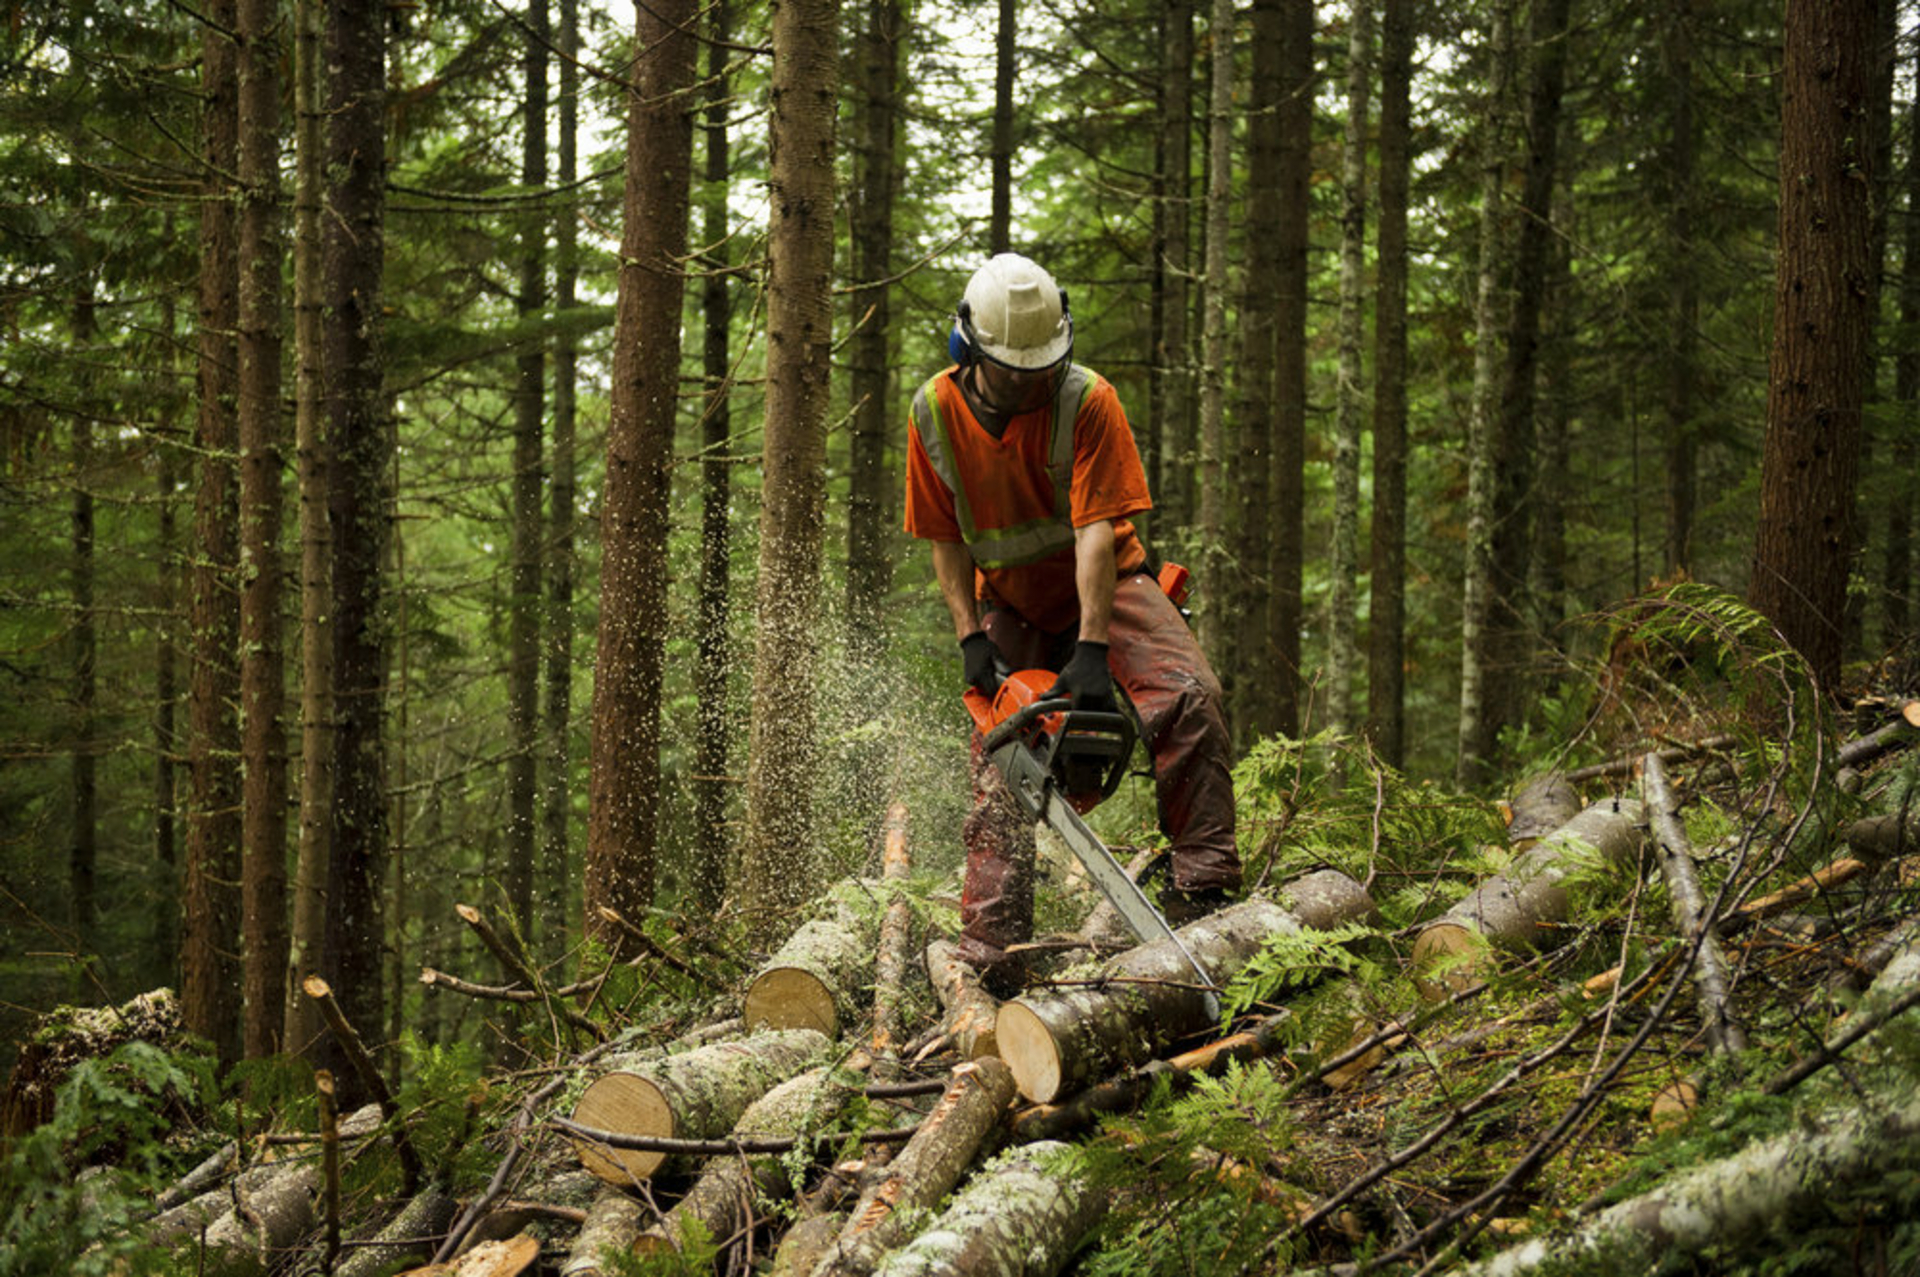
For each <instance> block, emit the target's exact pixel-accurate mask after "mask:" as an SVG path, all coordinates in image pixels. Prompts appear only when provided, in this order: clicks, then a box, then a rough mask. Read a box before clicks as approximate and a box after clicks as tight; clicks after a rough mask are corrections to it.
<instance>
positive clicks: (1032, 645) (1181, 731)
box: [906, 253, 1240, 996]
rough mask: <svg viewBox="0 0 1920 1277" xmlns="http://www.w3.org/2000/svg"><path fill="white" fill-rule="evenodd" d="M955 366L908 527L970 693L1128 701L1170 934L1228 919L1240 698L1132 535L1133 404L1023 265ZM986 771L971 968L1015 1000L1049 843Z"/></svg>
mask: <svg viewBox="0 0 1920 1277" xmlns="http://www.w3.org/2000/svg"><path fill="white" fill-rule="evenodd" d="M949 350H950V352H951V353H952V355H953V357H954V360H955V363H954V366H953V367H950V368H948V369H946V370H945V371H944V372H942V373H940V374H939V375H938V376H936V377H934V378H933V380H931V381H929V382H928V383H927V384H926V385H925V386H924V387H922V388H921V390H920V392H919V394H917V395H916V396H915V397H914V401H913V411H912V416H911V418H910V419H909V425H908V442H907V501H906V525H907V531H908V532H909V533H910V534H912V535H913V536H916V537H920V538H922V539H924V540H927V541H930V542H931V543H932V549H933V569H934V576H935V578H936V579H937V581H938V582H939V587H940V595H941V598H942V599H943V600H944V601H945V603H946V605H947V610H948V612H949V613H950V614H951V615H952V618H953V629H954V636H955V637H956V638H958V639H959V641H960V653H961V661H962V667H963V671H964V674H965V678H966V681H967V682H968V683H969V684H971V685H972V686H974V687H976V688H979V689H980V690H981V691H982V692H985V693H986V694H988V695H989V696H991V695H992V694H993V692H994V691H995V690H996V689H997V688H998V686H999V683H1000V679H1001V675H1002V673H1003V672H1005V671H1009V670H1023V669H1039V668H1045V669H1049V670H1054V671H1057V672H1058V675H1059V678H1058V681H1057V682H1056V683H1055V684H1054V685H1053V687H1052V689H1051V690H1050V691H1049V692H1048V695H1049V696H1067V697H1069V698H1071V700H1072V702H1073V705H1074V708H1076V709H1092V710H1105V711H1112V710H1113V709H1115V708H1116V705H1117V697H1116V693H1115V683H1116V682H1117V683H1118V686H1119V691H1120V693H1122V694H1124V696H1125V697H1126V699H1127V701H1128V702H1129V703H1130V704H1131V706H1132V708H1133V711H1134V712H1135V714H1136V716H1137V718H1138V720H1139V723H1140V731H1141V739H1142V740H1144V741H1145V742H1146V744H1147V747H1148V749H1149V751H1150V752H1151V754H1152V755H1153V769H1154V777H1155V784H1156V793H1157V798H1158V800H1159V811H1160V827H1161V829H1162V831H1163V832H1164V833H1165V834H1166V835H1167V838H1168V841H1169V842H1170V844H1171V847H1172V853H1173V854H1172V860H1173V867H1172V868H1173V872H1172V883H1171V885H1170V889H1169V890H1168V891H1167V892H1166V893H1164V896H1163V902H1164V904H1165V907H1166V911H1167V915H1168V919H1169V921H1172V922H1173V923H1174V924H1175V925H1179V924H1180V922H1182V921H1185V920H1188V919H1191V918H1194V917H1198V916H1200V915H1201V914H1204V913H1209V912H1212V911H1213V910H1214V909H1216V908H1218V907H1220V906H1221V905H1223V904H1225V903H1226V893H1227V892H1229V891H1232V890H1234V889H1235V888H1237V887H1238V886H1239V885H1240V859H1239V856H1238V854H1237V853H1236V851H1235V849H1234V808H1233V782H1232V777H1231V775H1230V773H1229V766H1228V763H1229V745H1228V739H1227V730H1226V724H1225V721H1224V719H1223V718H1222V715H1221V709H1220V684H1219V680H1218V679H1216V678H1215V677H1214V673H1213V671H1212V670H1211V669H1210V668H1209V667H1208V665H1207V661H1206V657H1205V656H1203V655H1202V654H1201V652H1200V648H1199V645H1198V644H1196V643H1195V642H1194V640H1193V635H1192V633H1191V632H1190V631H1189V630H1188V629H1187V624H1186V620H1185V618H1184V617H1183V616H1181V614H1180V611H1179V609H1178V608H1176V607H1175V606H1174V604H1173V603H1172V601H1170V600H1169V599H1168V598H1167V596H1166V594H1165V593H1164V592H1162V590H1161V589H1160V586H1159V584H1158V582H1157V581H1156V580H1155V578H1154V576H1153V575H1152V574H1150V573H1149V572H1148V571H1147V570H1146V551H1145V550H1144V549H1143V548H1142V546H1141V544H1140V538H1139V537H1138V536H1137V535H1136V534H1135V532H1134V528H1133V524H1132V523H1131V522H1129V521H1128V520H1129V517H1130V516H1132V515H1136V514H1139V513H1140V512H1141V511H1143V510H1147V509H1149V508H1151V506H1152V504H1153V502H1152V500H1151V498H1150V497H1149V496H1148V493H1147V482H1146V474H1145V472H1144V471H1143V470H1142V469H1141V466H1140V454H1139V451H1138V449H1136V448H1135V446H1134V442H1133V432H1132V430H1131V429H1130V428H1129V427H1128V425H1127V417H1126V413H1125V411H1124V410H1123V409H1122V408H1121V406H1120V399H1119V396H1118V395H1117V394H1115V393H1114V389H1113V387H1112V386H1111V385H1110V384H1109V383H1108V382H1107V381H1106V380H1105V379H1104V378H1102V377H1100V376H1099V375H1098V374H1097V373H1094V372H1092V371H1090V370H1089V369H1086V368H1083V367H1081V366H1080V365H1078V364H1075V363H1073V362H1072V354H1073V316H1072V314H1071V312H1070V310H1069V308H1068V305H1067V297H1066V294H1065V292H1064V291H1062V290H1061V289H1060V288H1059V287H1058V286H1057V285H1056V284H1055V283H1054V281H1053V278H1052V277H1051V276H1050V275H1048V274H1047V272H1046V271H1044V270H1042V269H1041V268H1040V267H1039V266H1037V265H1035V264H1034V263H1033V262H1031V261H1029V260H1027V259H1026V258H1024V257H1021V256H1018V255H1016V254H1013V253H1002V254H1000V255H999V256H997V257H995V258H993V259H992V260H991V261H989V262H988V263H987V264H986V265H985V266H982V267H981V268H980V269H979V270H978V271H976V272H975V273H974V275H973V278H972V279H971V280H970V281H969V282H968V284H967V290H966V295H965V297H964V298H963V299H962V300H961V302H960V304H959V306H958V307H957V309H956V314H955V320H954V327H953V333H952V336H951V338H950V339H949ZM972 772H973V788H974V806H973V811H972V812H971V814H970V815H969V816H968V817H967V821H966V826H965V829H964V834H963V837H964V840H965V843H966V849H967V877H966V886H965V889H964V891H963V893H962V898H961V906H960V913H961V923H962V930H963V932H964V934H963V936H962V938H961V941H960V945H959V951H960V956H961V957H962V959H963V960H965V961H966V962H968V963H970V964H971V965H973V966H974V967H975V968H977V969H978V970H979V971H980V972H981V973H982V975H983V977H984V978H985V980H986V983H987V985H988V987H989V989H991V990H993V991H994V992H996V993H998V994H1000V995H1001V996H1005V995H1006V994H1008V993H1009V992H1011V991H1013V990H1015V989H1017V988H1018V987H1019V985H1020V982H1021V979H1022V976H1023V974H1024V972H1023V968H1022V964H1021V963H1020V962H1019V960H1018V955H1009V954H1008V953H1007V948H1008V947H1009V946H1011V945H1015V944H1019V943H1021V942H1022V941H1025V940H1027V939H1029V938H1030V937H1031V934H1032V929H1033V828H1032V825H1031V824H1030V823H1028V822H1027V821H1026V820H1024V819H1023V818H1022V817H1021V816H1020V814H1019V811H1018V809H1017V808H1016V807H1015V805H1014V803H1013V799H1012V795H1011V794H1009V793H1008V792H1007V791H1006V789H1005V787H1004V786H1003V785H1002V784H1001V783H1000V778H999V775H998V773H997V772H996V771H995V770H994V768H993V766H992V764H991V763H990V762H989V761H988V759H987V758H986V755H985V751H984V750H983V749H982V748H981V739H980V737H979V735H978V734H976V735H975V736H974V739H973V766H972Z"/></svg>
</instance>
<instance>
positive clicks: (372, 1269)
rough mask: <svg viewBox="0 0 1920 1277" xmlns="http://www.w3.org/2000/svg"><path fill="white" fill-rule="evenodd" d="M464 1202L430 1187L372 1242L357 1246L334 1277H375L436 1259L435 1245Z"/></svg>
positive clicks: (418, 1195)
mask: <svg viewBox="0 0 1920 1277" xmlns="http://www.w3.org/2000/svg"><path fill="white" fill-rule="evenodd" d="M459 1213H460V1203H459V1202H457V1201H455V1200H454V1199H453V1198H452V1197H450V1196H449V1195H448V1194H447V1193H445V1192H444V1191H442V1190H441V1189H440V1187H439V1186H438V1185H429V1186H428V1187H427V1188H426V1190H425V1191H423V1192H421V1193H418V1194H416V1195H415V1196H414V1199H413V1200H412V1201H410V1202H408V1203H407V1204H406V1206H404V1207H403V1208H402V1209H401V1211H400V1213H399V1214H398V1215H395V1216H394V1217H393V1220H392V1222H391V1223H389V1224H388V1225H387V1226H386V1227H385V1228H383V1229H381V1230H380V1232H379V1235H378V1236H376V1237H374V1238H373V1239H372V1241H371V1242H369V1243H367V1244H365V1245H361V1246H356V1247H355V1248H354V1249H353V1251H352V1253H351V1254H349V1255H348V1256H347V1257H346V1258H345V1259H343V1260H341V1261H340V1263H339V1264H338V1265H336V1266H335V1267H334V1270H333V1272H334V1277H375V1275H376V1274H379V1273H388V1272H392V1271H393V1268H394V1265H395V1264H398V1263H402V1262H405V1263H413V1264H418V1263H420V1262H421V1261H422V1260H426V1259H431V1258H432V1257H433V1244H434V1243H435V1242H437V1241H438V1240H439V1239H440V1237H441V1236H442V1235H443V1234H445V1233H446V1231H447V1228H448V1226H449V1225H451V1224H452V1223H453V1218H454V1216H455V1215H457V1214H459Z"/></svg>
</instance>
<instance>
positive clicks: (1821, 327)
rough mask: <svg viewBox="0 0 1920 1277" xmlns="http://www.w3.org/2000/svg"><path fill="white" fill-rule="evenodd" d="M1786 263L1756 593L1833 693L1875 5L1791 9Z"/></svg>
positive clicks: (1861, 369) (1856, 401)
mask: <svg viewBox="0 0 1920 1277" xmlns="http://www.w3.org/2000/svg"><path fill="white" fill-rule="evenodd" d="M1784 35H1785V48H1786V60H1785V63H1784V66H1783V70H1782V77H1781V102H1780V131H1781V142H1780V235H1779V270H1778V276H1777V280H1776V290H1775V294H1774V321H1773V348H1772V353H1771V356H1770V358H1769V361H1768V377H1767V386H1768V390H1767V433H1766V442H1765V445H1764V448H1763V453H1762V458H1761V468H1760V523H1759V528H1758V530H1757V532H1756V534H1755V538H1754V568H1753V581H1752V585H1751V587H1750V590H1749V595H1748V597H1749V600H1750V601H1751V602H1752V604H1753V605H1754V607H1755V608H1757V609H1758V610H1759V611H1760V612H1762V613H1764V614H1765V615H1766V616H1767V617H1768V618H1769V619H1770V620H1772V621H1773V623H1774V625H1775V626H1777V627H1778V628H1779V630H1780V633H1781V634H1782V635H1783V636H1784V637H1785V638H1786V640H1787V642H1788V643H1790V644H1791V645H1792V646H1793V647H1794V649H1795V650H1796V651H1798V652H1799V653H1800V655H1801V656H1802V657H1804V658H1805V659H1806V662H1807V666H1808V668H1809V670H1810V671H1811V673H1812V675H1813V677H1814V679H1815V681H1816V682H1818V684H1819V685H1820V687H1821V688H1822V689H1823V690H1825V691H1826V692H1827V693H1828V694H1832V693H1833V692H1834V691H1836V690H1837V684H1838V680H1839V677H1840V654H1841V638H1842V634H1841V625H1840V621H1841V617H1842V615H1843V614H1844V611H1845V607H1846V590H1847V579H1848V576H1849V573H1850V569H1851V556H1852V553H1853V550H1854V547H1855V544H1856V541H1855V533H1854V488H1855V485H1856V482H1857V478H1858V465H1859V453H1860V436H1861V426H1860V416H1861V401H1862V396H1863V386H1864V378H1865V374H1866V368H1867V353H1868V352H1867V342H1868V337H1869V334H1870V332H1871V327H1872V316H1871V313H1870V306H1871V300H1872V292H1871V289H1870V287H1869V285H1870V283H1871V263H1870V262H1869V260H1868V252H1867V248H1868V230H1869V221H1870V208H1869V199H1868V196H1869V191H1870V188H1871V183H1872V180H1873V172H1872V163H1873V159H1872V155H1871V154H1870V147H1869V146H1868V131H1869V130H1868V120H1867V116H1866V112H1867V110H1868V105H1869V104H1868V100H1867V99H1868V88H1869V83H1870V81H1871V78H1872V77H1871V62H1872V56H1871V54H1872V48H1871V46H1872V37H1873V6H1872V5H1866V4H1852V5H1818V4H1792V5H1788V6H1787V16H1786V29H1785V33H1784Z"/></svg>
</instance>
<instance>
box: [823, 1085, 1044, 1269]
mask: <svg viewBox="0 0 1920 1277" xmlns="http://www.w3.org/2000/svg"><path fill="white" fill-rule="evenodd" d="M1012 1100H1013V1074H1012V1073H1011V1072H1010V1071H1009V1070H1008V1068H1007V1066H1006V1065H1005V1064H1003V1063H1001V1062H1000V1061H999V1060H994V1059H983V1060H974V1061H971V1062H970V1063H967V1064H962V1065H961V1066H960V1067H959V1068H956V1069H955V1070H954V1071H953V1081H952V1082H951V1083H949V1084H948V1086H947V1089H946V1093H945V1094H943V1095H942V1096H941V1097H940V1102H939V1103H938V1104H936V1105H934V1108H933V1111H932V1112H931V1113H929V1114H927V1116H926V1119H925V1120H924V1121H922V1122H921V1123H920V1129H919V1130H918V1131H916V1132H915V1133H914V1136H913V1138H912V1139H911V1140H908V1141H907V1145H906V1147H905V1148H903V1149H901V1150H900V1154H899V1156H897V1157H895V1158H894V1159H893V1161H892V1162H890V1163H889V1164H888V1165H887V1168H886V1173H885V1174H884V1175H882V1176H881V1177H880V1179H879V1181H878V1182H877V1183H875V1184H874V1185H873V1186H872V1187H871V1188H869V1189H867V1191H866V1192H864V1193H862V1194H861V1195H860V1201H859V1204H858V1205H856V1206H855V1207H854V1209H853V1213H852V1214H851V1215H850V1216H849V1217H848V1220H847V1225H846V1227H845V1228H844V1229H842V1230H841V1233H840V1236H839V1238H838V1239H837V1240H836V1241H835V1242H834V1244H833V1247H832V1249H831V1250H829V1251H828V1253H827V1254H826V1255H825V1256H823V1257H822V1258H821V1260H820V1262H819V1263H818V1264H816V1265H815V1266H814V1269H813V1277H867V1274H869V1273H871V1272H872V1271H873V1269H874V1266H875V1265H876V1264H878V1263H879V1262H880V1260H881V1258H882V1257H883V1256H884V1255H885V1254H886V1253H887V1252H888V1251H890V1250H892V1249H893V1248H894V1247H896V1246H898V1245H899V1244H900V1243H901V1242H903V1241H905V1240H906V1238H907V1236H908V1232H909V1228H910V1226H911V1225H910V1221H911V1220H912V1218H913V1216H914V1215H915V1213H917V1212H919V1211H922V1210H926V1209H928V1208H930V1207H932V1206H934V1205H935V1204H936V1203H938V1202H939V1201H940V1199H941V1198H943V1197H945V1196H946V1195H947V1193H948V1192H949V1191H951V1190H952V1188H953V1186H954V1185H955V1184H957V1183H959V1182H960V1176H961V1175H962V1174H963V1173H964V1172H965V1171H966V1169H967V1167H968V1166H969V1165H970V1164H971V1163H972V1162H973V1160H974V1158H975V1156H977V1155H978V1153H979V1152H980V1146H981V1144H982V1143H983V1142H984V1141H985V1140H986V1138H987V1136H988V1134H989V1133H990V1132H992V1131H993V1130H994V1128H996V1127H997V1126H999V1124H1000V1120H1001V1118H1002V1117H1004V1116H1005V1115H1006V1111H1007V1105H1008V1104H1009V1103H1010V1102H1011V1101H1012Z"/></svg>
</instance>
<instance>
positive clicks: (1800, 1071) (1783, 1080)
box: [1760, 985, 1920, 1095]
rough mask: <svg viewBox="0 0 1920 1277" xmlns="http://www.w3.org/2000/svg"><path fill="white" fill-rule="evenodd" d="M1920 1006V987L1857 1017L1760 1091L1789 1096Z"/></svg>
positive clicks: (1778, 1074)
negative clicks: (1876, 1032)
mask: <svg viewBox="0 0 1920 1277" xmlns="http://www.w3.org/2000/svg"><path fill="white" fill-rule="evenodd" d="M1916 1006H1920V985H1916V986H1915V987H1914V988H1911V989H1908V990H1907V991H1906V992H1905V993H1903V994H1901V995H1900V996H1899V997H1897V998H1895V999H1894V1000H1893V1001H1892V1002H1890V1003H1888V1004H1887V1005H1886V1007H1884V1008H1882V1009H1881V1010H1880V1011H1878V1012H1876V1013H1874V1014H1871V1015H1860V1016H1857V1017H1856V1020H1855V1023H1853V1024H1850V1025H1848V1026H1847V1029H1846V1031H1845V1032H1844V1033H1842V1034H1840V1035H1839V1036H1838V1037H1836V1038H1833V1039H1831V1040H1830V1041H1827V1042H1823V1043H1822V1044H1821V1045H1820V1048H1819V1049H1818V1050H1817V1051H1815V1052H1814V1053H1813V1054H1812V1055H1809V1056H1808V1057H1807V1058H1806V1059H1804V1060H1801V1061H1800V1062H1799V1063H1798V1064H1795V1065H1794V1066H1793V1067H1792V1068H1789V1069H1785V1070H1783V1071H1781V1072H1780V1073H1777V1074H1775V1075H1774V1076H1773V1078H1772V1079H1771V1080H1769V1081H1768V1082H1767V1084H1766V1085H1765V1086H1763V1087H1761V1088H1760V1089H1761V1090H1762V1091H1763V1092H1764V1093H1765V1094H1767V1095H1785V1094H1786V1093H1787V1092H1788V1091H1791V1090H1792V1089H1793V1088H1794V1087H1796V1086H1798V1085H1800V1084H1801V1083H1802V1082H1804V1081H1806V1080H1807V1079H1808V1078H1810V1077H1812V1076H1813V1075H1814V1074H1815V1073H1818V1072H1819V1071H1820V1070H1821V1069H1824V1068H1826V1067H1827V1065H1829V1064H1832V1063H1833V1062H1834V1061H1836V1060H1838V1059H1839V1058H1840V1057H1841V1055H1842V1054H1844V1053H1845V1052H1846V1049H1847V1048H1848V1047H1850V1046H1852V1045H1853V1044H1854V1043H1856V1042H1858V1041H1859V1040H1860V1039H1861V1038H1864V1037H1866V1036H1867V1035H1868V1034H1869V1033H1872V1032H1873V1031H1874V1030H1875V1029H1878V1028H1879V1027H1880V1026H1881V1025H1883V1024H1885V1023H1886V1022H1887V1021H1889V1020H1891V1019H1893V1018H1894V1017H1895V1016H1897V1015H1901V1014H1903V1013H1905V1012H1907V1011H1909V1010H1911V1009H1912V1008H1914V1007H1916Z"/></svg>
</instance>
